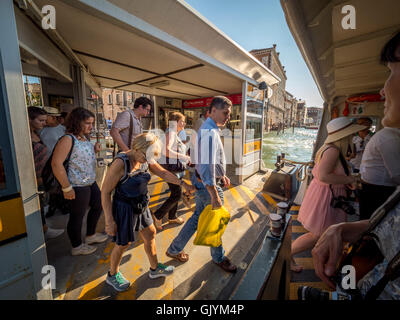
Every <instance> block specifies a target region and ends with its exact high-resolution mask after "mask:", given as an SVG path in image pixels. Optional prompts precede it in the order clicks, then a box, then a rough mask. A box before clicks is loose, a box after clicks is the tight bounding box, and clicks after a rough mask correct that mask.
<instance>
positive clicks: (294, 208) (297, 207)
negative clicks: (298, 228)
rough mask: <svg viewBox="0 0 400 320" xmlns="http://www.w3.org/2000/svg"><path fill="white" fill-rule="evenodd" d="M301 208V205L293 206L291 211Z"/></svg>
mask: <svg viewBox="0 0 400 320" xmlns="http://www.w3.org/2000/svg"><path fill="white" fill-rule="evenodd" d="M299 210H300V206H292V207H291V208H290V211H299Z"/></svg>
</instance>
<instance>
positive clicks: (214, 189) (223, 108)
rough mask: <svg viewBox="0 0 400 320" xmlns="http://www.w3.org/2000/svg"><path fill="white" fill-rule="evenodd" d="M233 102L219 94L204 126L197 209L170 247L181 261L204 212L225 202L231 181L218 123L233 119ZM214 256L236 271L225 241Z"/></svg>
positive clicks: (186, 257)
mask: <svg viewBox="0 0 400 320" xmlns="http://www.w3.org/2000/svg"><path fill="white" fill-rule="evenodd" d="M231 111H232V102H231V101H230V100H229V99H228V98H226V97H223V96H218V97H215V98H214V99H213V100H212V102H211V105H210V116H209V117H208V118H207V120H206V121H205V122H204V123H203V125H202V126H201V127H200V130H199V134H198V137H197V156H196V157H195V159H196V160H197V161H196V174H195V175H193V176H192V184H193V185H194V186H195V187H196V189H197V192H196V193H195V201H196V210H195V212H194V213H193V215H192V216H191V217H190V218H189V220H188V221H187V222H186V224H185V225H184V226H183V228H182V229H181V231H180V232H179V234H178V236H177V237H176V238H175V239H174V240H173V241H172V243H171V245H170V246H169V248H168V249H167V252H166V255H167V256H168V257H171V258H174V259H177V260H178V261H181V262H186V261H188V260H189V255H188V254H186V253H185V252H184V251H183V249H184V247H185V245H186V243H187V242H188V241H189V240H190V238H191V237H192V235H193V234H194V233H195V232H196V230H197V224H198V221H199V217H200V214H201V213H202V211H203V210H204V208H205V207H206V206H207V205H209V204H211V205H212V207H213V209H218V208H220V207H221V206H222V205H223V201H224V193H223V191H222V187H221V186H223V187H228V186H229V185H230V180H229V178H228V177H227V176H226V175H225V169H226V162H225V153H224V148H223V144H222V141H221V138H220V135H219V129H218V126H223V125H225V124H226V122H227V121H228V119H229V116H230V114H231ZM210 249H211V256H212V260H213V261H214V263H215V264H217V265H218V266H219V267H221V268H222V269H223V270H225V271H227V272H232V273H233V272H236V269H237V268H236V266H235V265H234V264H232V263H231V261H230V260H229V259H228V258H227V257H226V256H225V250H224V248H223V246H222V244H221V245H220V246H219V247H217V248H213V247H211V248H210Z"/></svg>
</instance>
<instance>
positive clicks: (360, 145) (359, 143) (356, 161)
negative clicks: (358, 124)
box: [350, 135, 372, 170]
mask: <svg viewBox="0 0 400 320" xmlns="http://www.w3.org/2000/svg"><path fill="white" fill-rule="evenodd" d="M371 138H372V136H371V135H367V136H366V137H365V138H364V139H363V138H361V137H360V136H355V137H353V144H354V145H355V147H356V150H355V152H356V157H355V158H353V159H351V160H350V162H351V164H352V165H353V166H354V168H356V169H358V170H359V169H360V165H361V159H362V156H363V153H364V150H365V147H366V145H367V143H368V142H369V140H370V139H371Z"/></svg>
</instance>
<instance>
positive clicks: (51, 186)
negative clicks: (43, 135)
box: [42, 134, 75, 194]
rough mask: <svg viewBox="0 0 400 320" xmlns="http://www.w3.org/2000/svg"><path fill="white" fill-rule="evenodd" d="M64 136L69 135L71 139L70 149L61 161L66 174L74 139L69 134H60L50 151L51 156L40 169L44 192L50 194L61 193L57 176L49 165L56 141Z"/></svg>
mask: <svg viewBox="0 0 400 320" xmlns="http://www.w3.org/2000/svg"><path fill="white" fill-rule="evenodd" d="M65 136H70V137H71V139H72V145H71V149H70V150H69V153H68V156H67V158H66V159H65V160H64V162H63V166H64V169H65V172H67V174H68V166H69V159H70V158H71V153H72V149H73V148H74V144H75V139H74V137H73V136H72V135H70V134H66V135H64V136H62V137H61V138H60V139H58V141H57V143H56V145H55V146H54V149H53V152H52V153H51V156H50V157H49V159H47V162H46V164H45V165H44V168H43V171H42V180H43V187H44V190H45V191H46V192H49V193H52V194H63V192H62V188H61V185H60V183H59V182H58V180H57V178H56V177H55V176H54V173H53V168H52V167H51V161H52V159H53V154H54V150H55V149H56V146H57V144H58V142H59V141H60V140H61V139H62V138H64V137H65Z"/></svg>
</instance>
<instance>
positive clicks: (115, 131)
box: [110, 111, 131, 152]
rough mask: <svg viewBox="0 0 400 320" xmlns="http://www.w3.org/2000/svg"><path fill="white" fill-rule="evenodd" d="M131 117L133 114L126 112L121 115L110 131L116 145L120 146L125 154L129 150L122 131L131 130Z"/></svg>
mask: <svg viewBox="0 0 400 320" xmlns="http://www.w3.org/2000/svg"><path fill="white" fill-rule="evenodd" d="M130 117H131V114H130V112H129V111H124V112H122V113H119V114H118V115H117V118H116V119H115V121H114V123H113V126H112V128H111V130H110V135H111V137H112V138H113V139H114V143H116V144H117V145H118V146H119V148H120V149H121V150H122V151H124V152H126V151H128V150H129V148H128V146H127V145H126V144H125V143H124V141H123V140H122V137H121V134H120V131H121V130H124V129H126V128H129V125H130Z"/></svg>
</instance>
